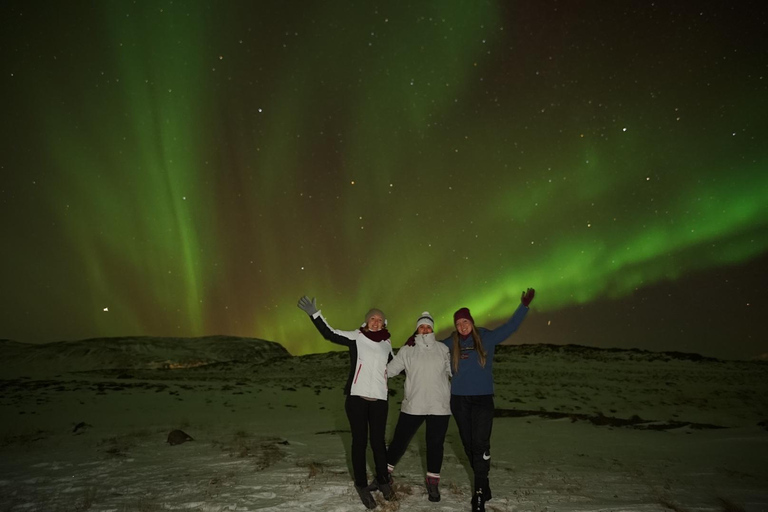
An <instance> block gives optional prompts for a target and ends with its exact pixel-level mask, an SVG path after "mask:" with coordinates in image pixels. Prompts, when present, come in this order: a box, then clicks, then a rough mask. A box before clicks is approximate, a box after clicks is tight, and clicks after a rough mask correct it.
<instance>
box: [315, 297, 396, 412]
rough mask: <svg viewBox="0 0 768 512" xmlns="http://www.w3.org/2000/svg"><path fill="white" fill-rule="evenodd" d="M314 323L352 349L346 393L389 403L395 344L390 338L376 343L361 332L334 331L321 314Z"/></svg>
mask: <svg viewBox="0 0 768 512" xmlns="http://www.w3.org/2000/svg"><path fill="white" fill-rule="evenodd" d="M312 323H314V324H315V327H317V330H318V331H320V334H322V335H323V338H325V339H326V340H328V341H330V342H332V343H338V344H339V345H344V346H346V347H349V377H348V378H347V384H346V385H345V386H344V394H345V395H353V396H361V397H364V398H376V399H378V400H386V399H387V395H388V393H387V391H388V389H387V363H388V362H389V361H390V360H391V359H392V357H393V356H392V342H391V341H390V340H389V339H388V338H387V339H385V340H382V341H373V340H371V339H370V338H369V337H368V336H366V335H365V333H363V332H362V331H361V330H360V329H356V330H354V331H340V330H338V329H334V328H332V327H331V326H330V325H328V322H327V321H326V320H325V318H324V317H323V315H322V314H320V311H318V312H317V313H315V314H314V315H312ZM374 334H375V333H374Z"/></svg>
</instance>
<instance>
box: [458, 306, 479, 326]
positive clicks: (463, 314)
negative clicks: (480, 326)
mask: <svg viewBox="0 0 768 512" xmlns="http://www.w3.org/2000/svg"><path fill="white" fill-rule="evenodd" d="M460 318H466V319H467V320H469V321H470V322H472V325H475V319H474V318H472V314H471V313H470V312H469V308H461V309H459V310H458V311H456V312H455V313H454V314H453V324H454V325H456V322H458V321H459V319H460Z"/></svg>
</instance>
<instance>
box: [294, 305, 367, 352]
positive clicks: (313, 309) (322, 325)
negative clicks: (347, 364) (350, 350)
mask: <svg viewBox="0 0 768 512" xmlns="http://www.w3.org/2000/svg"><path fill="white" fill-rule="evenodd" d="M298 307H299V309H301V310H303V311H304V312H305V313H306V314H308V315H309V318H310V319H311V320H312V323H313V324H315V327H316V328H317V330H318V331H319V332H320V334H321V335H322V336H323V338H325V339H326V340H328V341H330V342H331V343H337V344H339V345H344V346H346V347H349V346H352V345H353V344H354V343H355V335H356V334H357V331H339V330H337V329H334V328H333V327H331V326H330V325H329V324H328V322H327V321H326V320H325V318H324V317H323V315H322V314H321V313H320V310H319V309H317V302H316V300H315V298H314V297H313V298H312V299H310V298H309V297H307V296H306V295H305V296H303V297H302V298H300V299H299V303H298Z"/></svg>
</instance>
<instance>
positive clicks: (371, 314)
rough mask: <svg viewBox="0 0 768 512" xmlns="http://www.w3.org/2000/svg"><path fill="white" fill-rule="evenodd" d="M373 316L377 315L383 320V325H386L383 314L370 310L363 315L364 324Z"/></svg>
mask: <svg viewBox="0 0 768 512" xmlns="http://www.w3.org/2000/svg"><path fill="white" fill-rule="evenodd" d="M373 315H379V316H380V317H381V319H382V320H384V325H387V317H386V316H385V315H384V312H383V311H382V310H380V309H376V308H372V309H371V310H370V311H368V312H367V313H366V314H365V323H366V324H368V320H370V319H371V317H372V316H373Z"/></svg>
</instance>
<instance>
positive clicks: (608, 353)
mask: <svg viewBox="0 0 768 512" xmlns="http://www.w3.org/2000/svg"><path fill="white" fill-rule="evenodd" d="M537 355H550V356H556V357H562V358H571V357H574V358H580V359H591V360H597V361H607V360H626V361H646V362H652V361H662V362H663V361H693V362H718V361H720V360H719V359H716V358H714V357H706V356H702V355H700V354H696V353H689V352H653V351H650V350H643V349H638V348H626V349H625V348H598V347H588V346H585V345H573V344H568V345H552V344H548V343H537V344H530V345H529V344H522V345H499V346H497V347H496V357H501V358H504V357H505V356H509V357H520V356H537Z"/></svg>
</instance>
